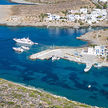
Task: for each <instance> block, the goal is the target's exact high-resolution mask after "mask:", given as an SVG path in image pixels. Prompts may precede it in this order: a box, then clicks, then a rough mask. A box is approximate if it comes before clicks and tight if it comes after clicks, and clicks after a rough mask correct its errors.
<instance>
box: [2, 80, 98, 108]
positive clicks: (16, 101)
mask: <svg viewBox="0 0 108 108" xmlns="http://www.w3.org/2000/svg"><path fill="white" fill-rule="evenodd" d="M0 91H1V92H0V97H1V98H0V106H2V108H6V107H11V108H15V107H18V108H25V107H26V108H28V107H30V108H39V107H41V108H52V107H53V108H67V107H68V108H76V107H77V108H98V107H96V106H89V105H86V104H82V103H79V102H75V101H71V100H68V99H67V98H64V97H60V96H56V95H52V94H50V93H47V92H44V91H41V90H38V89H35V88H31V87H26V86H23V85H20V84H17V83H13V82H10V81H7V80H4V79H0Z"/></svg>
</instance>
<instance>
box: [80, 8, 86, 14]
mask: <svg viewBox="0 0 108 108" xmlns="http://www.w3.org/2000/svg"><path fill="white" fill-rule="evenodd" d="M87 11H88V10H87V8H81V9H80V13H83V14H87Z"/></svg>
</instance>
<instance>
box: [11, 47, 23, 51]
mask: <svg viewBox="0 0 108 108" xmlns="http://www.w3.org/2000/svg"><path fill="white" fill-rule="evenodd" d="M13 50H14V51H16V52H23V51H24V50H23V49H22V48H20V47H18V48H16V47H13Z"/></svg>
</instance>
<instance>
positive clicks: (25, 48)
mask: <svg viewBox="0 0 108 108" xmlns="http://www.w3.org/2000/svg"><path fill="white" fill-rule="evenodd" d="M21 48H22V49H24V50H29V49H30V48H29V47H27V46H21Z"/></svg>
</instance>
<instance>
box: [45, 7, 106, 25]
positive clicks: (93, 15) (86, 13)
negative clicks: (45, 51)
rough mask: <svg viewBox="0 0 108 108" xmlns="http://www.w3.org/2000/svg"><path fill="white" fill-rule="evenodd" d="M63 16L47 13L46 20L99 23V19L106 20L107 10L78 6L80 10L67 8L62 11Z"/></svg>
mask: <svg viewBox="0 0 108 108" xmlns="http://www.w3.org/2000/svg"><path fill="white" fill-rule="evenodd" d="M64 14H65V16H60V15H57V14H51V13H47V14H46V16H47V17H46V18H44V20H46V21H54V20H56V21H59V20H61V21H63V22H64V21H70V22H79V23H80V24H83V23H87V24H93V23H99V22H100V21H103V20H106V18H107V10H106V9H97V8H96V9H87V8H80V10H67V11H66V12H64Z"/></svg>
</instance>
